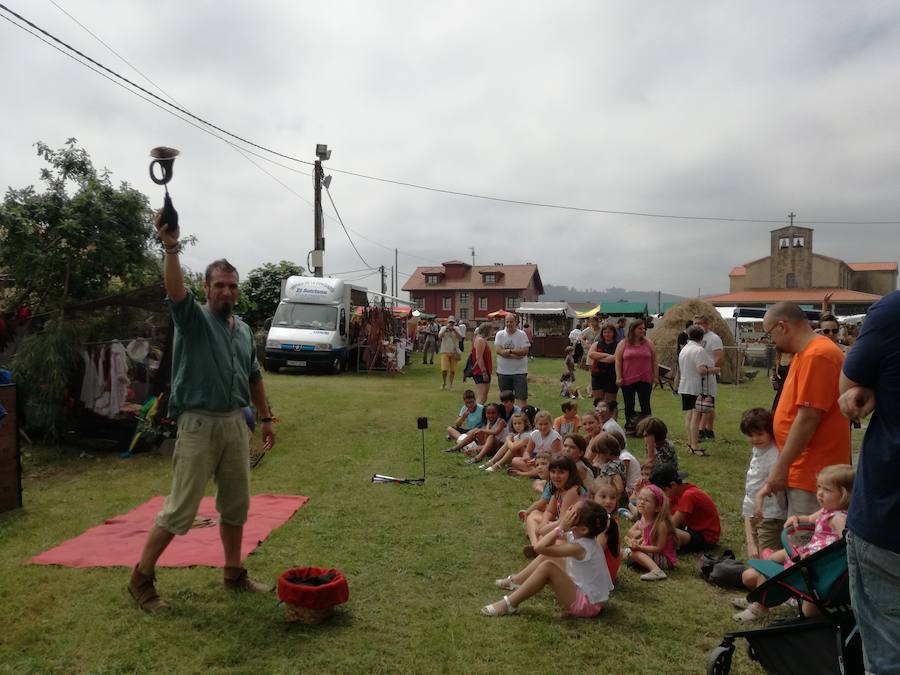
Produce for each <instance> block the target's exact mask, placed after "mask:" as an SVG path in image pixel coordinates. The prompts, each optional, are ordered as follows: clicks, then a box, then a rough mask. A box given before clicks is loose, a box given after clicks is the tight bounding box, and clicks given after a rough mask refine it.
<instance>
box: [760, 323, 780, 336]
mask: <svg viewBox="0 0 900 675" xmlns="http://www.w3.org/2000/svg"><path fill="white" fill-rule="evenodd" d="M778 326H781V327H782V330H784V322H783V321H776V322H775V325H774V326H772V327H771V328H769V329H768V330H766V327H765V326H763V333H764V334H765V336H766V337H767V338H770V337H772V331H773V330H775V329H776V328H778Z"/></svg>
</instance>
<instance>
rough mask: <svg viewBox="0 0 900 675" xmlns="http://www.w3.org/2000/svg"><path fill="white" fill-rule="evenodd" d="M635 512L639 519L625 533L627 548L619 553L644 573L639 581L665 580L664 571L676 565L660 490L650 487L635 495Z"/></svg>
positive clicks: (666, 507)
mask: <svg viewBox="0 0 900 675" xmlns="http://www.w3.org/2000/svg"><path fill="white" fill-rule="evenodd" d="M637 510H638V513H640V514H641V519H640V520H639V521H637V522H636V523H635V524H634V525H633V526H632V528H631V529H630V530H629V531H628V535H627V537H626V542H627V544H628V547H626V548H624V549H622V557H623V558H624V559H625V560H627V561H629V562H631V563H633V564H634V565H636V566H637V567H640V568H642V569H645V570H647V572H646V573H645V574H642V575H641V581H659V580H661V579H665V578H666V576H667V575H666V573H665V571H664V570H670V569H673V568H674V567H675V565H676V563H677V562H678V561H677V558H676V556H675V535H674V532H675V526H674V525H672V517H671V516H670V515H669V500H668V499H666V496H665V495H664V494H663V492H662V490H660V489H659V488H658V487H656V486H655V485H653V484H652V483H650V484H649V485H647V486H646V487H644V488H643V489H642V490H641V491H640V493H639V494H638V497H637Z"/></svg>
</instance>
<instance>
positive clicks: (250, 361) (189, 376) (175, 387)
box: [168, 291, 262, 418]
mask: <svg viewBox="0 0 900 675" xmlns="http://www.w3.org/2000/svg"><path fill="white" fill-rule="evenodd" d="M168 303H169V308H170V309H171V310H172V319H173V320H174V322H175V350H174V354H173V356H172V394H171V396H170V398H169V417H172V418H175V417H178V415H180V414H181V413H182V412H184V411H185V410H209V411H213V412H227V411H230V410H235V409H236V408H244V407H246V406H248V405H250V385H251V384H253V383H254V382H256V381H257V380H259V379H260V378H261V377H262V375H261V374H260V372H259V362H258V361H257V360H256V344H255V342H254V340H253V333H252V332H251V331H250V327H249V326H248V325H247V324H245V323H244V322H243V321H241V320H240V319H238V318H237V317H235V319H234V326H229V325H228V322H227V321H225V320H223V319H221V318H220V317H218V316H216V315H215V314H214V313H213V312H211V311H210V310H209V308H208V307H207V306H206V305H201V304H200V303H199V302H197V301H196V300H195V299H194V295H193V294H192V293H191V291H188V293H187V296H186V297H185V298H184V299H183V300H182V301H181V302H173V301H172V300H168Z"/></svg>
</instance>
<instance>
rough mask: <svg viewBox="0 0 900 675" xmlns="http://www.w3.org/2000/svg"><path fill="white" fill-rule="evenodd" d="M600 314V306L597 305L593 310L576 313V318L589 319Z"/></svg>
mask: <svg viewBox="0 0 900 675" xmlns="http://www.w3.org/2000/svg"><path fill="white" fill-rule="evenodd" d="M599 313H600V305H597V306H596V307H594V308H593V309H586V310H584V311H583V312H578V313H577V314H576V316H577V317H578V318H579V319H590V318H591V317H592V316H597V315H598V314H599Z"/></svg>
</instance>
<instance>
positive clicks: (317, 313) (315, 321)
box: [272, 302, 337, 330]
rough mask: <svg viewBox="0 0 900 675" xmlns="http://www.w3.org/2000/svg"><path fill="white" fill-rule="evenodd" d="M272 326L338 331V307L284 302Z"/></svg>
mask: <svg viewBox="0 0 900 675" xmlns="http://www.w3.org/2000/svg"><path fill="white" fill-rule="evenodd" d="M272 325H273V326H287V327H288V328H311V329H314V330H336V329H337V307H329V306H328V305H305V304H301V303H297V302H283V303H281V304H280V305H278V309H277V310H275V318H274V319H273V320H272Z"/></svg>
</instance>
